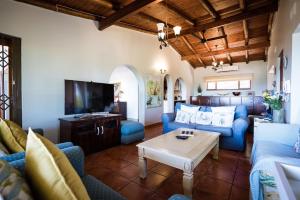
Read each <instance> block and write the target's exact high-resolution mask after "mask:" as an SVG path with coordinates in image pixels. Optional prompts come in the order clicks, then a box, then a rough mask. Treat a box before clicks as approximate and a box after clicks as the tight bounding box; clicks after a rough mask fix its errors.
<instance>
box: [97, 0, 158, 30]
mask: <svg viewBox="0 0 300 200" xmlns="http://www.w3.org/2000/svg"><path fill="white" fill-rule="evenodd" d="M160 1H162V0H136V1H134V2H132V3H130V4H129V5H127V6H125V7H123V8H121V9H120V10H118V11H117V12H115V13H114V14H112V15H110V16H108V17H107V18H105V19H103V20H100V21H99V27H98V28H99V30H104V29H106V28H108V27H109V26H111V25H113V24H114V23H116V22H118V21H121V20H122V19H124V18H125V17H127V16H129V15H132V14H136V13H138V12H140V11H141V10H142V9H143V8H145V7H146V6H149V5H151V4H153V3H159V2H160Z"/></svg>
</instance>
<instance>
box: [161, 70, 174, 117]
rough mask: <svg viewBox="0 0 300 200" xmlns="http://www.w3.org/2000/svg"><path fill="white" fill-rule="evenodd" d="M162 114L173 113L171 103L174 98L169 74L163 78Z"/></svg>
mask: <svg viewBox="0 0 300 200" xmlns="http://www.w3.org/2000/svg"><path fill="white" fill-rule="evenodd" d="M163 95H164V96H163V97H164V104H163V105H164V113H169V112H173V106H174V105H173V103H174V101H173V100H174V97H173V84H172V79H171V76H170V75H169V74H166V75H165V76H164V93H163Z"/></svg>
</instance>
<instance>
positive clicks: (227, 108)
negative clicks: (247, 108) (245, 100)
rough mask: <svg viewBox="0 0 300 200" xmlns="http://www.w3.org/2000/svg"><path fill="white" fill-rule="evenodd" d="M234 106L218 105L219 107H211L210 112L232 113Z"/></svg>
mask: <svg viewBox="0 0 300 200" xmlns="http://www.w3.org/2000/svg"><path fill="white" fill-rule="evenodd" d="M235 107H236V106H220V107H211V110H212V112H221V113H224V112H227V113H232V112H235Z"/></svg>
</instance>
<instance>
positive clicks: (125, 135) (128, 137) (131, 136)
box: [121, 120, 145, 144]
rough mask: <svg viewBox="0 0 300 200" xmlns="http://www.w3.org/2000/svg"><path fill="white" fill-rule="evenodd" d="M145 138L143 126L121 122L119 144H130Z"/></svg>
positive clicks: (127, 121)
mask: <svg viewBox="0 0 300 200" xmlns="http://www.w3.org/2000/svg"><path fill="white" fill-rule="evenodd" d="M144 137H145V131H144V125H143V124H141V123H139V122H136V121H131V120H124V121H121V143H122V144H130V143H133V142H136V141H139V140H143V139H144Z"/></svg>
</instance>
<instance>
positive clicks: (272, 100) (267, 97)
mask: <svg viewBox="0 0 300 200" xmlns="http://www.w3.org/2000/svg"><path fill="white" fill-rule="evenodd" d="M263 98H264V101H265V103H266V104H268V105H269V106H270V108H271V109H272V116H273V122H275V123H283V122H284V108H283V103H284V98H283V95H282V94H280V93H275V94H271V93H270V92H269V91H267V90H266V91H265V92H264V93H263Z"/></svg>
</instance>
